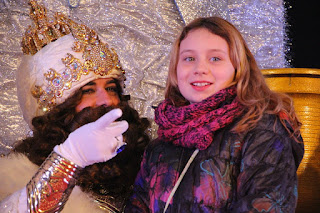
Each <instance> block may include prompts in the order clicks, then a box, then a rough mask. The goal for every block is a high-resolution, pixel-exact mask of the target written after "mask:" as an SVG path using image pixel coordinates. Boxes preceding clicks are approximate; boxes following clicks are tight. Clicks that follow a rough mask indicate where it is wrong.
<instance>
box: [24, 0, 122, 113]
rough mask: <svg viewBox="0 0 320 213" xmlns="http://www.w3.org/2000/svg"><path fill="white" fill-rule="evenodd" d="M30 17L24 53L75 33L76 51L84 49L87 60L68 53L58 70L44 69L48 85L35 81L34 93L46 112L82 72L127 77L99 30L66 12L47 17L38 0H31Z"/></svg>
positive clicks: (34, 52) (36, 50)
mask: <svg viewBox="0 0 320 213" xmlns="http://www.w3.org/2000/svg"><path fill="white" fill-rule="evenodd" d="M29 4H30V6H31V9H30V17H31V18H32V20H33V22H34V24H35V27H34V28H32V27H31V26H29V28H28V30H27V31H26V33H25V37H24V38H23V39H22V51H23V53H24V54H31V55H34V54H36V53H37V52H38V51H39V50H41V48H43V47H44V46H46V45H47V44H49V43H50V42H52V41H55V40H57V39H59V38H60V37H63V36H65V35H67V34H70V33H72V35H73V37H74V39H75V42H74V45H73V47H72V50H73V51H74V52H83V55H82V58H83V59H84V61H85V62H84V63H82V62H81V61H80V60H79V59H77V58H75V57H74V56H73V55H72V54H70V53H68V54H67V56H66V57H65V58H62V59H61V60H62V62H63V63H64V65H65V66H66V68H65V69H64V70H63V71H62V72H61V71H60V72H57V71H56V70H55V69H54V68H50V69H49V70H48V71H47V72H46V73H44V78H45V81H46V85H45V88H42V87H40V86H37V85H35V86H34V88H33V89H32V91H31V93H32V95H33V97H35V98H36V99H37V101H38V105H39V108H40V109H41V110H42V111H44V112H47V111H49V110H50V109H51V108H52V107H53V106H55V105H56V99H57V98H60V97H62V96H63V91H64V90H67V89H70V88H71V87H72V82H76V81H79V80H80V78H81V76H82V75H88V74H89V73H90V72H93V73H94V74H95V75H99V76H107V75H109V74H110V73H111V72H116V74H117V75H118V76H120V78H119V80H120V81H121V82H122V81H124V80H125V77H124V74H125V71H124V70H123V69H122V67H121V64H120V61H119V59H118V55H117V53H116V52H115V50H114V49H113V48H109V46H108V44H106V43H103V42H102V41H101V40H100V39H99V38H98V35H97V33H96V32H95V31H94V30H92V29H90V28H88V27H87V26H85V25H83V24H78V23H76V22H74V21H73V20H71V19H69V18H67V17H66V16H65V15H64V14H61V13H56V14H55V16H54V19H49V18H48V17H47V13H46V8H45V7H43V6H41V5H39V4H38V3H37V2H36V1H35V0H30V1H29Z"/></svg>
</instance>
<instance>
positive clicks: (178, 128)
mask: <svg viewBox="0 0 320 213" xmlns="http://www.w3.org/2000/svg"><path fill="white" fill-rule="evenodd" d="M236 96H237V94H236V86H231V87H229V88H226V89H223V90H220V91H219V92H217V93H216V94H214V95H212V96H211V97H209V98H207V99H205V100H203V101H201V102H199V103H194V104H190V105H187V106H182V107H175V106H173V105H172V104H171V101H170V100H168V99H166V100H164V101H163V102H162V103H160V105H159V106H158V107H157V108H156V111H155V122H156V123H157V124H158V125H159V129H158V137H159V138H160V139H163V140H164V141H166V142H172V143H173V144H175V145H177V146H183V147H187V148H198V149H200V150H205V149H206V148H207V147H208V146H209V145H210V144H211V143H212V141H213V137H214V132H215V131H217V130H218V129H221V128H223V127H225V126H226V125H228V124H230V123H231V122H232V121H233V120H234V119H235V118H237V117H238V116H239V115H241V113H242V111H243V105H241V104H240V103H239V101H238V100H237V98H236Z"/></svg>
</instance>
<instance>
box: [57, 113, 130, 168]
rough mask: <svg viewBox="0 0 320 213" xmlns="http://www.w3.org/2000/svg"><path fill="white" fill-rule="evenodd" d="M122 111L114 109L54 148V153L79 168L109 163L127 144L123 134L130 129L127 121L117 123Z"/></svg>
mask: <svg viewBox="0 0 320 213" xmlns="http://www.w3.org/2000/svg"><path fill="white" fill-rule="evenodd" d="M121 115H122V111H121V110H120V109H113V110H111V111H110V112H108V113H106V114H105V115H103V116H102V117H101V118H99V119H98V120H96V121H95V122H92V123H89V124H86V125H83V126H81V127H80V128H78V129H76V130H75V131H73V132H72V133H70V135H69V137H68V138H67V140H66V141H65V142H64V143H62V144H60V145H57V146H55V147H54V151H55V152H56V153H58V154H59V155H61V156H62V157H64V158H66V159H68V160H70V161H72V162H74V163H75V164H77V165H78V166H81V167H86V166H88V165H91V164H94V163H98V162H104V161H107V160H109V159H111V158H113V157H114V156H116V155H117V149H118V148H119V147H121V146H123V145H125V143H124V142H123V137H122V134H123V133H124V132H125V131H126V130H127V129H128V123H127V121H117V122H114V121H115V120H116V119H117V118H119V117H120V116H121Z"/></svg>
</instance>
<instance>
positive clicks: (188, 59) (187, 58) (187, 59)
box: [184, 57, 194, 61]
mask: <svg viewBox="0 0 320 213" xmlns="http://www.w3.org/2000/svg"><path fill="white" fill-rule="evenodd" d="M184 60H185V61H194V58H193V57H186V58H184Z"/></svg>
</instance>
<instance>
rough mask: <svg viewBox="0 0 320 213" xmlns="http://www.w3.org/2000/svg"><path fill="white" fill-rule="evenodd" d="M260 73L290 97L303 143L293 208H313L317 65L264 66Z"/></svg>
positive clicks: (319, 110) (319, 133)
mask: <svg viewBox="0 0 320 213" xmlns="http://www.w3.org/2000/svg"><path fill="white" fill-rule="evenodd" d="M262 73H263V74H264V76H265V77H266V81H267V84H268V85H269V87H270V88H271V89H272V90H274V91H277V92H283V93H287V94H288V95H290V96H291V97H292V98H293V101H294V107H295V110H296V113H297V115H298V117H299V119H300V122H301V123H302V127H301V135H302V137H303V140H304V144H305V154H304V157H303V160H302V162H301V164H300V166H299V169H298V178H299V186H298V193H299V194H298V196H299V197H298V207H297V210H296V212H297V213H299V212H303V213H305V212H317V211H318V209H319V208H320V183H319V180H320V145H319V144H320V69H306V68H283V69H267V70H262Z"/></svg>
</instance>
